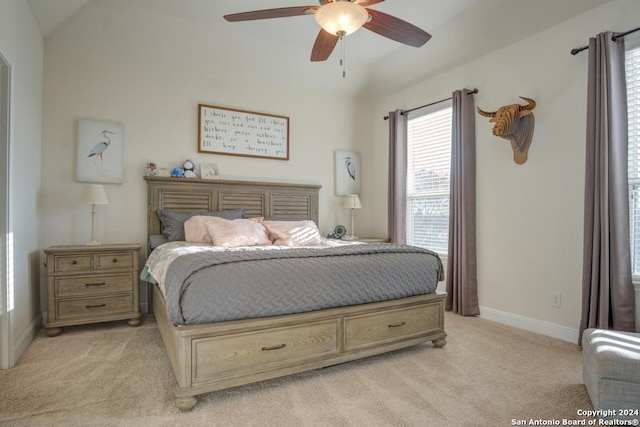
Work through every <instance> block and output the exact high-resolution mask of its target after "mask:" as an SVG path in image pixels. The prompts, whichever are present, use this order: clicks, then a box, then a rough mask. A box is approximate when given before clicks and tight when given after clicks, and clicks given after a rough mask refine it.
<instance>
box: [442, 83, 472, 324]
mask: <svg viewBox="0 0 640 427" xmlns="http://www.w3.org/2000/svg"><path fill="white" fill-rule="evenodd" d="M470 92H471V91H469V90H467V89H463V90H457V91H455V92H453V111H452V119H451V120H452V123H451V124H452V126H451V129H452V130H451V187H450V194H449V249H448V254H447V274H446V286H447V288H446V289H447V300H446V304H445V309H446V310H448V311H453V312H454V313H458V314H460V315H462V316H475V315H478V314H480V308H479V307H478V286H477V266H476V125H475V106H474V104H475V103H474V98H473V95H469V93H470Z"/></svg>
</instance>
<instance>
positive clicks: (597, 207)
mask: <svg viewBox="0 0 640 427" xmlns="http://www.w3.org/2000/svg"><path fill="white" fill-rule="evenodd" d="M612 36H613V33H610V32H607V33H601V34H598V36H597V37H595V38H591V39H590V40H589V77H588V97H587V150H586V168H585V172H586V176H585V199H584V241H583V245H584V253H583V255H584V256H583V267H582V320H581V322H580V338H579V340H578V344H579V345H581V344H582V332H583V331H584V330H585V329H587V328H602V329H616V330H620V331H634V330H635V320H634V293H633V284H632V281H631V253H630V252H631V246H630V242H629V195H628V193H629V190H628V180H627V151H628V128H627V89H626V82H625V71H624V40H623V38H619V39H617V40H616V41H615V42H614V41H613V40H611V37H612Z"/></svg>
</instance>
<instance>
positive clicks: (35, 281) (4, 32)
mask: <svg viewBox="0 0 640 427" xmlns="http://www.w3.org/2000/svg"><path fill="white" fill-rule="evenodd" d="M0 52H1V53H2V55H3V56H4V58H5V59H6V60H7V61H8V62H9V64H10V66H11V106H10V109H11V118H10V124H9V127H10V151H11V152H10V157H11V164H12V168H11V169H10V180H11V186H10V188H9V191H10V201H9V210H10V213H9V214H10V233H11V236H12V240H13V265H10V266H9V268H11V269H12V276H13V292H14V294H13V299H14V308H13V334H14V344H13V346H14V358H15V359H17V357H18V356H19V355H20V353H21V352H22V350H24V348H25V346H26V345H27V344H28V343H29V342H30V340H31V335H32V334H33V333H34V331H35V330H37V327H38V321H39V319H40V317H39V316H40V276H39V271H40V256H39V247H40V246H39V242H38V238H39V234H38V231H39V218H38V208H39V200H38V198H39V194H40V164H41V161H40V159H41V129H42V73H43V71H42V70H43V55H44V49H43V43H42V36H41V35H40V31H39V29H38V27H37V24H36V22H35V20H34V19H33V17H32V16H31V11H30V10H29V7H28V6H27V4H26V1H25V0H3V1H2V2H0ZM3 163H4V162H3ZM1 285H2V286H4V283H2V284H1Z"/></svg>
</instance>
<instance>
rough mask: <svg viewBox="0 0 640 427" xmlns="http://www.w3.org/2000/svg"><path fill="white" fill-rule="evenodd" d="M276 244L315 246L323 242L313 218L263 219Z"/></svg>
mask: <svg viewBox="0 0 640 427" xmlns="http://www.w3.org/2000/svg"><path fill="white" fill-rule="evenodd" d="M262 224H263V225H264V227H265V228H266V229H267V231H268V232H269V237H270V238H271V240H273V244H274V245H278V246H314V245H319V244H320V243H322V236H320V232H319V231H318V226H316V224H315V223H314V222H313V221H311V220H303V221H262Z"/></svg>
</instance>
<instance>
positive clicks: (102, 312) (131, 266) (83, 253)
mask: <svg viewBox="0 0 640 427" xmlns="http://www.w3.org/2000/svg"><path fill="white" fill-rule="evenodd" d="M140 248H141V246H140V245H137V244H120V245H96V246H88V245H82V246H80V245H78V246H51V247H50V248H48V249H46V250H45V251H44V253H45V254H46V258H47V260H46V263H45V265H46V267H47V316H48V318H47V323H46V324H45V325H44V327H45V328H46V329H45V332H46V333H47V335H48V336H50V337H53V336H56V335H58V334H59V333H60V332H62V327H63V326H71V325H82V324H86V323H98V322H107V321H111V320H123V319H128V320H129V325H131V326H138V325H139V324H140V322H141V317H142V315H141V314H140V301H139V299H140V297H139V293H140V290H139V283H140V279H139V256H140Z"/></svg>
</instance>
